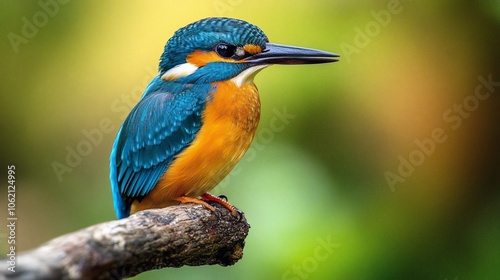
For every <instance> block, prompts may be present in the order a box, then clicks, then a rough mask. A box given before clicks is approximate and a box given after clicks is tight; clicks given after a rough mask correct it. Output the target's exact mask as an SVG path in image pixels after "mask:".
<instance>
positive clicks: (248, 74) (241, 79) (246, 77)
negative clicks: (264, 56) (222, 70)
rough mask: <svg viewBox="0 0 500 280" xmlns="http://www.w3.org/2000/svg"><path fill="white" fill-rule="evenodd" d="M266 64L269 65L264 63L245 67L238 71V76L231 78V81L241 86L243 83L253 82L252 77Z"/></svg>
mask: <svg viewBox="0 0 500 280" xmlns="http://www.w3.org/2000/svg"><path fill="white" fill-rule="evenodd" d="M267 66H269V65H267V64H264V65H257V66H253V67H250V68H248V69H245V70H244V71H243V72H241V73H239V74H238V76H236V77H234V78H232V79H231V81H232V82H233V83H234V84H235V85H237V86H238V87H241V86H242V85H243V84H245V83H251V82H253V78H254V77H255V75H257V73H259V71H260V70H262V69H264V68H266V67H267Z"/></svg>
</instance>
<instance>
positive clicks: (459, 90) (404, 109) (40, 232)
mask: <svg viewBox="0 0 500 280" xmlns="http://www.w3.org/2000/svg"><path fill="white" fill-rule="evenodd" d="M210 16H228V17H235V18H240V19H244V20H247V21H249V22H251V23H254V24H256V25H258V26H259V27H261V28H262V29H263V30H264V31H265V32H266V34H267V35H268V37H269V38H270V40H271V41H272V42H276V43H282V44H291V45H298V46H307V47H312V48H318V49H323V50H328V51H332V52H336V53H338V54H340V55H341V56H342V58H341V61H340V62H338V63H335V64H328V65H309V66H293V67H292V66H273V67H270V68H268V69H266V70H265V71H262V72H261V73H260V74H259V75H258V76H257V78H256V80H255V81H256V83H257V85H258V86H259V89H260V93H261V100H262V107H263V108H262V121H261V123H260V126H259V131H258V132H257V137H256V139H255V141H254V144H253V146H252V148H251V150H250V152H249V153H248V154H247V156H246V157H245V158H244V159H243V160H242V162H241V163H240V164H239V165H238V166H237V167H236V169H235V170H234V171H235V172H233V173H232V174H231V175H229V177H228V178H227V179H226V180H225V181H224V182H223V183H221V185H220V186H219V187H217V188H216V189H215V190H214V191H213V193H214V194H220V193H224V194H225V195H227V196H228V197H229V200H230V202H231V203H233V204H234V205H236V206H237V207H239V208H240V209H242V210H243V211H244V212H245V214H246V217H247V218H248V220H249V222H250V223H251V225H252V228H251V231H250V234H249V236H248V238H247V242H246V247H245V252H244V253H245V255H244V258H243V259H242V260H241V261H240V262H238V263H237V264H236V265H234V266H232V267H218V266H205V267H182V268H177V269H163V270H158V271H152V272H148V273H144V274H141V275H139V276H137V277H136V278H135V279H167V278H168V279H174V278H175V279H500V218H499V216H500V181H499V178H500V164H499V156H500V152H499V143H500V141H499V140H500V125H499V124H500V114H499V113H498V112H499V109H498V108H499V107H498V106H499V105H500V104H499V103H500V98H499V96H498V95H499V92H500V83H499V82H500V71H499V70H500V52H499V51H498V50H499V49H500V37H499V34H500V2H498V1H496V0H481V1H463V0H462V1H449V0H445V1H389V0H388V1H306V0H304V1H293V2H291V1H284V0H279V1H272V2H271V1H248V0H210V1H204V2H201V1H197V2H195V1H191V0H184V1H182V3H180V2H179V3H178V2H175V1H141V2H139V1H135V2H132V1H85V2H84V1H61V2H57V1H55V0H41V1H39V2H37V1H2V4H1V9H0V23H1V24H0V35H1V36H2V38H3V39H2V40H0V57H1V65H2V66H1V68H0V69H1V70H0V71H1V74H0V84H1V98H2V99H1V103H0V115H1V119H0V124H1V127H2V133H1V135H0V141H1V142H0V152H1V158H0V161H1V164H0V166H1V167H2V168H3V171H1V172H0V173H1V174H2V177H1V178H2V182H1V183H0V185H2V186H6V174H7V167H6V166H7V165H10V164H14V165H15V166H16V176H17V177H16V178H17V209H16V211H17V216H18V227H17V245H18V247H17V248H18V252H20V251H24V250H28V249H31V248H34V247H36V246H38V245H40V244H41V243H43V242H46V241H48V240H50V239H52V238H54V237H56V236H59V235H62V234H65V233H68V232H72V231H75V230H78V229H81V228H84V227H87V226H89V225H92V224H96V223H99V222H103V221H108V220H112V219H115V216H114V212H113V206H112V201H111V193H110V187H109V181H108V156H109V152H110V150H111V145H112V141H113V139H114V137H115V134H116V132H117V130H118V128H119V126H120V124H121V123H122V121H123V120H124V118H125V116H126V115H127V113H128V112H129V111H130V110H131V108H132V106H133V105H134V104H135V103H136V102H137V100H138V99H139V97H140V95H141V94H142V91H143V90H144V88H145V86H146V85H147V83H148V82H149V81H150V80H151V79H152V78H153V77H154V76H155V75H156V69H157V64H158V58H159V56H160V54H161V52H162V50H163V46H164V44H165V42H166V41H167V39H168V38H170V37H171V35H172V34H173V33H174V32H175V30H177V29H178V28H180V27H182V26H185V25H186V24H188V23H191V22H193V21H196V20H198V19H200V18H204V17H210ZM30 25H31V26H30ZM488 80H489V81H490V82H487V83H484V82H483V83H482V82H481V81H488ZM492 81H493V82H492ZM485 84H487V85H488V86H485ZM88 135H93V136H92V137H91V138H90V139H89V137H88ZM433 137H434V138H433ZM71 151H80V152H81V153H80V152H79V153H80V156H75V155H70V156H68V154H72V153H74V152H71ZM82 151H83V152H82ZM82 153H83V154H82ZM67 157H68V158H67ZM67 160H69V162H67ZM55 166H56V167H57V168H58V170H59V171H58V172H56V171H55V170H54V167H55ZM63 166H65V168H63ZM1 190H2V195H1V197H2V199H1V200H0V201H1V203H0V205H1V209H0V218H1V220H2V221H4V222H5V223H6V215H7V210H6V208H7V206H6V205H7V203H6V188H4V187H1ZM0 228H3V229H2V230H1V231H0V233H1V234H0V236H1V238H2V239H1V242H0V244H1V245H0V252H1V253H2V255H5V254H6V248H7V242H6V240H5V237H6V234H5V233H6V227H5V226H3V227H0Z"/></svg>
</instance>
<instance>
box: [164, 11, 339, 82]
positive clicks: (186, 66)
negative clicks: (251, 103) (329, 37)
mask: <svg viewBox="0 0 500 280" xmlns="http://www.w3.org/2000/svg"><path fill="white" fill-rule="evenodd" d="M335 61H338V55H336V54H333V53H329V52H324V51H319V50H313V49H307V48H299V47H292V46H284V45H277V44H271V43H269V40H268V39H267V36H266V35H265V34H264V32H263V31H262V30H261V29H260V28H258V27H257V26H255V25H253V24H250V23H248V22H245V21H242V20H237V19H231V18H206V19H202V20H199V21H197V22H194V23H192V24H189V25H187V26H186V27H183V28H181V29H179V30H177V31H176V32H175V34H174V36H173V37H172V38H170V40H168V42H167V44H166V45H165V49H164V52H163V54H162V56H161V58H160V75H161V77H162V79H163V80H166V81H178V82H182V83H212V82H217V81H223V80H228V79H234V81H235V83H236V84H238V85H239V86H241V85H242V84H243V83H245V82H247V81H251V79H252V78H253V76H254V75H255V74H256V72H257V71H258V70H260V69H263V68H265V67H266V66H269V65H271V64H311V63H326V62H335Z"/></svg>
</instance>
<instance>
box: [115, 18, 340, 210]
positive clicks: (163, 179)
mask: <svg viewBox="0 0 500 280" xmlns="http://www.w3.org/2000/svg"><path fill="white" fill-rule="evenodd" d="M338 60H339V55H337V54H334V53H330V52H326V51H321V50H315V49H310V48H301V47H294V46H287V45H280V44H273V43H270V42H269V40H268V38H267V36H266V35H265V33H264V32H263V31H262V30H261V29H260V28H259V27H257V26H255V25H253V24H251V23H248V22H246V21H243V20H240V19H234V18H226V17H209V18H205V19H201V20H198V21H196V22H194V23H191V24H188V25H187V26H185V27H183V28H180V29H179V30H177V31H176V32H175V33H174V35H173V36H172V37H171V38H170V39H169V40H168V41H167V43H166V44H165V47H164V50H163V53H162V55H161V57H160V63H159V73H158V75H157V76H156V77H154V78H153V80H152V81H151V82H150V84H149V85H148V86H147V87H146V89H145V91H144V93H143V95H142V97H141V99H140V100H139V102H138V103H137V104H136V106H135V107H134V108H133V109H132V110H131V112H130V114H129V115H128V116H127V118H126V119H125V120H124V122H123V124H122V126H121V127H120V129H119V130H118V133H117V136H116V138H115V141H114V144H113V147H112V150H111V156H110V180H111V191H112V197H113V203H114V209H115V212H116V216H117V217H118V219H122V218H126V217H128V216H130V215H131V214H133V213H136V212H138V211H142V210H146V209H153V208H164V207H167V206H172V205H177V204H179V203H196V204H201V205H203V206H204V207H206V208H208V209H209V210H212V211H214V208H213V207H212V206H211V205H209V204H208V203H207V202H208V201H215V202H217V203H220V204H222V205H223V206H224V207H225V208H227V209H229V210H230V211H231V213H232V214H233V215H234V214H235V212H236V210H235V207H234V206H232V205H231V204H229V202H227V199H226V198H225V197H224V196H215V195H212V194H210V193H209V191H210V190H212V189H213V188H214V187H215V186H216V185H217V184H218V183H219V182H220V181H221V180H222V179H223V178H224V177H225V176H226V175H228V174H229V172H230V171H231V170H232V169H233V167H235V165H236V163H238V161H239V160H240V159H241V158H242V156H243V155H244V154H245V152H246V151H247V149H248V148H249V147H250V144H251V142H252V140H253V138H254V135H255V132H256V129H257V125H258V123H259V118H260V112H261V105H260V99H259V93H258V90H257V87H256V85H255V84H254V82H253V80H254V77H255V75H256V74H257V73H258V72H259V71H260V70H262V69H264V68H266V67H268V66H270V65H273V64H284V65H287V64H316V63H328V62H336V61H338Z"/></svg>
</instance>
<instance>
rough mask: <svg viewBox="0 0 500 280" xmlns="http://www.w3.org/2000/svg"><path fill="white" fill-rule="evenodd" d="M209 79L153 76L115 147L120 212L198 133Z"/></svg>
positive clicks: (113, 168)
mask: <svg viewBox="0 0 500 280" xmlns="http://www.w3.org/2000/svg"><path fill="white" fill-rule="evenodd" d="M212 90H213V89H212V87H211V85H210V84H203V85H193V84H191V85H188V84H181V83H174V82H165V81H162V80H161V79H160V78H159V76H158V77H156V78H155V80H153V82H152V83H151V84H150V86H149V87H148V89H147V92H146V93H145V94H144V95H143V97H142V99H141V100H140V101H139V103H138V104H137V105H136V106H135V107H134V108H133V109H132V111H131V112H130V114H129V116H128V117H127V119H126V120H125V122H124V123H123V125H122V127H121V128H120V131H119V132H118V135H117V137H116V140H115V143H114V145H113V150H112V153H111V163H110V167H111V185H112V191H113V200H114V203H115V211H116V214H117V216H118V218H124V217H127V216H128V215H129V214H130V204H131V202H132V201H133V200H134V199H138V200H140V199H141V198H142V197H144V196H146V195H147V194H148V193H149V192H150V191H151V190H152V189H153V188H154V187H155V185H156V183H157V182H158V181H159V180H160V178H161V177H162V176H163V174H164V173H165V171H166V170H167V168H168V166H169V165H170V164H171V163H172V161H173V160H174V158H175V156H176V155H178V154H179V153H180V152H182V151H183V150H184V149H185V148H186V147H187V146H189V144H190V143H191V142H192V141H193V140H194V138H195V137H196V134H197V132H198V131H199V130H200V127H201V125H202V112H203V110H204V108H205V103H206V100H207V96H209V94H210V93H211V92H212Z"/></svg>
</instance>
